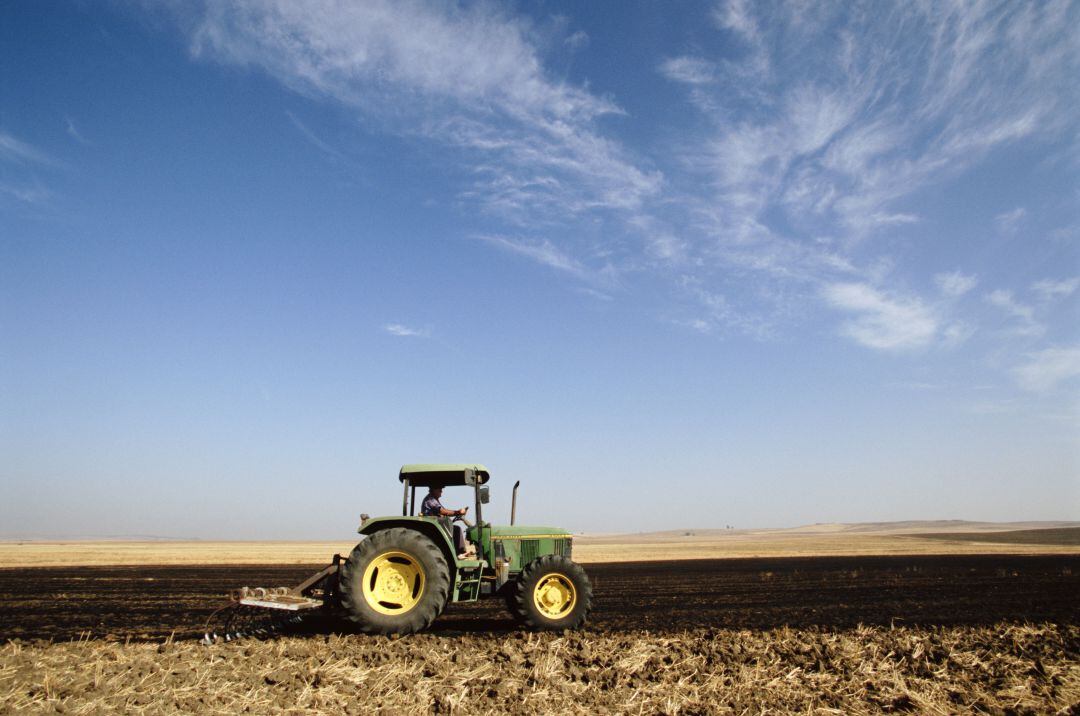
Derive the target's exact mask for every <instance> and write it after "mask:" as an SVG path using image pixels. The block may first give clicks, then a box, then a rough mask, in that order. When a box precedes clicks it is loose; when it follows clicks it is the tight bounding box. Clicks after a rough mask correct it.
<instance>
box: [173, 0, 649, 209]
mask: <svg viewBox="0 0 1080 716" xmlns="http://www.w3.org/2000/svg"><path fill="white" fill-rule="evenodd" d="M182 12H183V13H185V19H186V23H187V25H188V27H189V29H190V32H191V37H192V49H193V51H194V52H195V54H197V55H199V56H204V57H211V58H215V59H219V60H221V61H224V62H228V63H234V64H241V65H251V66H256V67H260V68H262V69H263V70H265V71H266V72H268V73H270V74H271V75H273V76H274V77H276V78H278V79H279V80H281V81H282V82H284V83H285V84H287V85H289V86H291V87H293V88H295V89H297V90H299V91H301V92H306V93H310V94H316V95H319V96H325V97H330V98H332V99H334V100H335V101H338V102H341V103H344V104H346V105H350V106H354V107H356V108H357V109H358V110H360V111H362V112H364V113H365V114H366V115H368V116H370V117H373V118H378V119H382V120H383V121H384V122H385V127H386V129H387V131H393V132H400V133H404V134H411V135H413V136H417V137H424V138H427V139H430V140H432V141H437V142H443V143H446V144H448V145H450V146H455V147H458V148H460V149H462V150H464V151H466V152H467V154H466V155H465V161H466V162H470V163H472V164H473V166H474V167H475V169H476V176H477V177H478V179H477V182H476V184H475V186H474V187H473V188H472V189H471V190H466V191H465V192H463V195H464V196H466V197H467V198H468V199H469V200H470V201H473V202H476V203H477V204H479V205H480V206H482V207H484V208H485V209H486V210H488V211H490V212H492V213H494V214H496V215H499V216H502V217H504V218H508V219H511V220H513V221H515V222H517V223H520V224H523V225H524V224H528V223H531V222H533V221H536V220H547V221H550V220H551V219H552V218H553V217H554V216H558V215H561V216H567V215H568V214H569V215H573V214H576V213H579V212H583V211H588V210H591V209H597V208H607V209H615V210H619V209H633V208H636V207H638V206H640V205H641V203H642V202H643V201H644V200H645V199H646V198H648V197H649V196H652V195H654V194H656V193H657V191H658V190H659V187H660V184H661V175H660V174H659V173H658V172H656V171H653V170H647V169H641V168H639V167H638V166H637V164H636V162H634V161H633V160H631V159H630V158H629V157H628V156H627V154H626V152H625V150H624V149H623V148H622V147H621V146H620V145H619V144H618V143H616V142H613V141H611V140H609V139H607V138H605V137H604V136H603V134H602V133H600V132H599V131H598V129H597V127H596V125H595V122H596V120H597V119H598V118H600V117H603V116H605V115H612V114H619V113H621V112H622V110H621V109H620V108H619V107H618V106H617V105H616V104H615V103H614V102H613V101H611V100H610V99H608V98H605V97H599V96H596V95H594V94H592V93H590V92H588V91H587V90H586V89H583V88H581V87H576V86H573V85H570V84H567V83H564V82H561V81H557V80H555V79H553V78H551V77H549V76H548V74H547V73H546V72H545V70H544V66H543V63H542V60H541V57H540V55H539V53H538V51H537V49H536V48H535V46H534V45H533V44H532V43H531V42H530V40H529V33H530V27H529V25H528V24H527V23H526V22H525V21H523V20H521V19H517V18H512V17H509V16H508V15H506V14H504V13H503V12H502V11H500V10H499V9H498V8H495V7H493V6H489V5H474V6H468V7H461V6H457V5H440V4H435V3H424V2H389V1H382V2H380V1H379V0H376V1H375V2H367V3H362V4H337V5H334V7H333V11H332V12H327V11H326V8H325V7H324V6H323V4H321V3H317V2H274V1H272V0H266V1H260V0H240V1H238V2H233V3H228V4H221V3H207V4H205V5H202V6H199V7H198V9H197V10H195V11H193V10H192V9H191V6H185V9H184V10H182ZM572 37H573V36H572ZM580 39H581V38H579V40H575V42H577V41H580ZM553 206H558V207H559V213H555V212H552V211H551V207H553Z"/></svg>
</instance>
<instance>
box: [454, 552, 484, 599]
mask: <svg viewBox="0 0 1080 716" xmlns="http://www.w3.org/2000/svg"><path fill="white" fill-rule="evenodd" d="M486 566H487V562H486V561H484V560H482V559H477V560H458V563H457V567H458V581H457V588H456V589H455V590H454V601H455V602H475V601H476V600H477V599H479V598H480V585H481V584H482V582H483V575H484V567H486Z"/></svg>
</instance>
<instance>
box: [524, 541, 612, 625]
mask: <svg viewBox="0 0 1080 716" xmlns="http://www.w3.org/2000/svg"><path fill="white" fill-rule="evenodd" d="M514 586H515V589H514V591H513V592H512V593H511V595H510V599H509V601H510V612H511V613H512V614H513V615H514V616H515V617H516V618H518V619H519V620H520V621H522V622H524V623H525V624H526V625H528V626H530V627H532V628H533V629H550V630H558V631H562V630H564V629H576V628H578V627H579V626H581V625H582V624H584V623H585V619H586V617H588V615H589V610H590V609H591V608H592V585H591V584H590V583H589V577H588V575H586V574H585V570H584V569H582V568H581V566H580V565H578V564H577V563H575V562H573V561H571V560H570V559H569V558H567V557H561V556H559V555H548V556H545V557H539V558H537V559H535V560H533V561H532V562H530V563H529V564H528V565H526V566H525V569H523V570H522V572H521V576H520V577H518V581H517V584H516V585H514Z"/></svg>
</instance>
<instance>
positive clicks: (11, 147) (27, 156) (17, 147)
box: [0, 130, 58, 166]
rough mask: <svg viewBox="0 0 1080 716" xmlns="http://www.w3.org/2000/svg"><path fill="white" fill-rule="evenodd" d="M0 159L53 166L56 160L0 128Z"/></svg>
mask: <svg viewBox="0 0 1080 716" xmlns="http://www.w3.org/2000/svg"><path fill="white" fill-rule="evenodd" d="M0 159H2V160H4V161H7V162H17V163H21V164H38V165H42V166H55V165H56V164H57V163H58V162H57V161H56V160H55V159H53V158H52V157H51V156H49V155H48V154H46V153H45V152H43V151H41V150H40V149H38V148H37V147H35V146H33V145H31V144H29V143H27V142H24V141H22V140H21V139H18V138H17V137H14V136H12V135H11V134H8V133H7V132H5V131H3V130H0Z"/></svg>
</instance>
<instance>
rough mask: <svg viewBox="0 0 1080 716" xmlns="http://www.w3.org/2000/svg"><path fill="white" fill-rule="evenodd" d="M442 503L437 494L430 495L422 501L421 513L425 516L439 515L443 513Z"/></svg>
mask: <svg viewBox="0 0 1080 716" xmlns="http://www.w3.org/2000/svg"><path fill="white" fill-rule="evenodd" d="M442 508H443V506H442V503H441V502H439V498H438V497H435V495H428V496H427V497H425V498H424V501H423V502H421V503H420V514H421V515H423V516H425V517H439V516H440V515H442Z"/></svg>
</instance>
